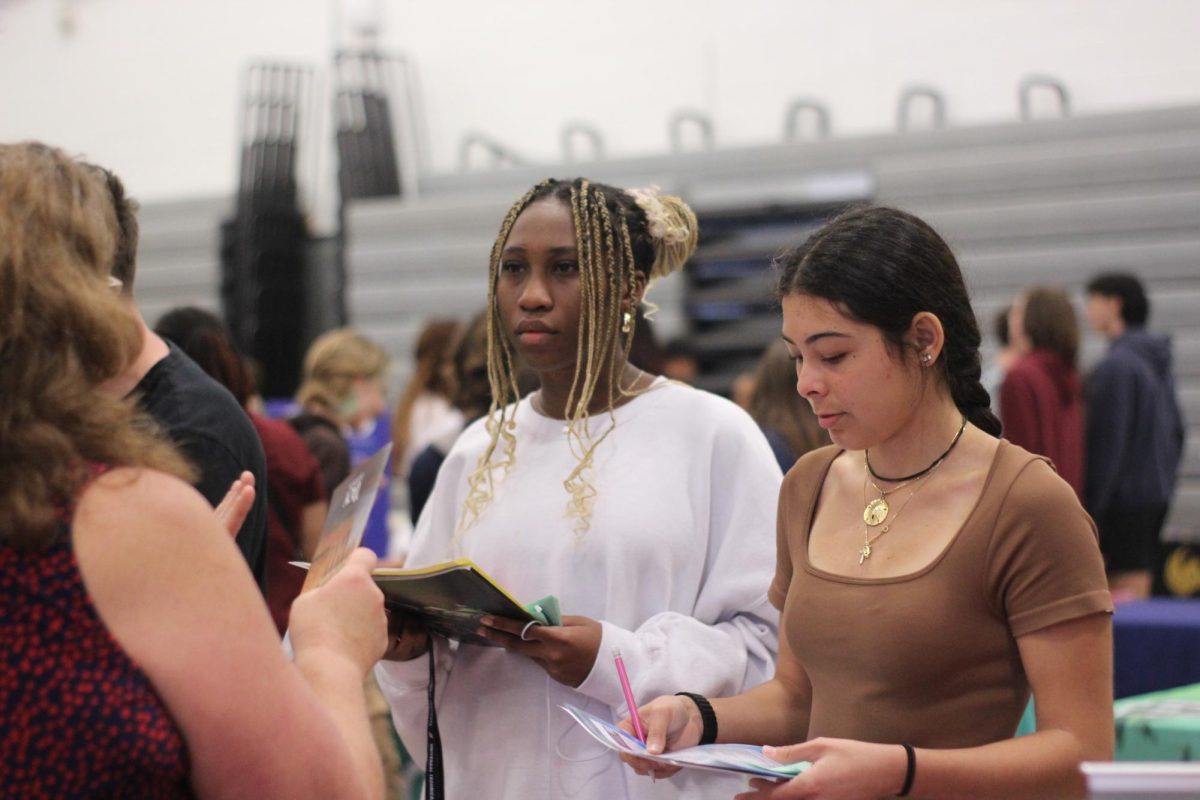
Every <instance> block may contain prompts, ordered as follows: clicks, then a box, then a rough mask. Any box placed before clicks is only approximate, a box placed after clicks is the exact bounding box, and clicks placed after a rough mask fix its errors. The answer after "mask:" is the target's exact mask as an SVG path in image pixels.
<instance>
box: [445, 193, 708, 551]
mask: <svg viewBox="0 0 1200 800" xmlns="http://www.w3.org/2000/svg"><path fill="white" fill-rule="evenodd" d="M568 189H569V200H568V197H567V196H565V195H566V192H567V190H568ZM542 199H555V200H559V201H561V202H569V205H570V208H571V217H572V222H573V224H574V227H575V245H576V254H577V256H578V260H579V275H580V321H579V322H580V324H579V331H580V333H579V342H578V349H577V351H576V360H575V374H574V376H573V378H572V382H571V391H570V394H569V395H568V397H569V398H574V401H573V402H571V403H570V405H569V406H568V408H567V440H568V444H569V446H570V448H571V452H572V454H573V455H574V456H575V458H576V459H577V463H576V465H575V467H574V469H572V471H571V473H570V474H569V475H568V476H567V477H566V479H565V480H564V481H563V487H564V488H565V489H566V491H567V495H568V501H567V508H566V512H567V516H568V517H569V518H573V519H575V521H576V522H575V534H576V536H577V537H578V536H581V535H582V534H583V533H585V532H586V531H587V530H588V528H589V527H590V525H591V516H592V509H593V506H594V502H595V498H596V489H595V487H594V486H593V485H592V483H591V481H590V480H589V477H588V473H589V472H590V471H591V469H592V466H593V458H594V455H595V452H596V449H597V447H599V445H600V444H601V442H603V441H604V439H605V438H607V436H608V435H609V433H611V432H612V430H613V428H614V426H615V424H616V420H615V416H614V414H613V408H614V406H615V405H616V402H617V398H618V397H630V396H633V395H635V394H639V392H631V391H628V390H626V389H624V388H622V387H620V386H619V380H618V379H617V378H618V376H617V375H616V374H615V370H616V368H617V366H618V365H620V364H623V363H624V362H625V361H626V360H627V359H628V357H629V350H630V348H631V346H632V344H633V332H632V331H630V332H629V333H625V332H623V331H622V330H621V324H620V320H621V304H622V292H623V289H624V288H625V287H631V288H632V287H635V286H636V285H637V273H642V274H643V275H645V276H646V279H647V284H649V283H650V282H652V281H654V280H656V279H658V278H660V277H663V276H665V275H667V274H670V273H671V272H674V271H676V270H678V269H680V268H681V267H682V266H683V264H684V262H686V261H687V259H688V258H689V257H690V256H691V254H692V252H693V251H694V250H695V246H696V240H697V224H696V218H695V215H694V214H693V213H692V211H691V209H690V208H688V207H687V205H686V204H685V203H684V202H683V201H682V200H680V199H679V198H677V197H669V196H668V197H662V198H659V197H658V196H657V192H656V190H633V191H631V192H629V193H628V194H626V193H624V192H622V191H621V190H619V189H614V188H612V187H608V186H603V185H598V184H592V183H590V182H589V181H587V180H584V179H575V180H574V181H570V182H566V181H556V180H546V181H542V182H541V183H539V184H537V185H536V186H534V187H533V188H532V189H530V190H529V191H528V192H526V193H525V194H524V195H523V196H522V197H521V198H520V199H519V200H518V201H517V202H516V203H514V204H513V206H512V207H511V208H510V209H509V211H508V213H507V214H506V215H505V218H504V222H503V223H502V224H501V226H500V232H499V235H498V236H497V238H496V242H495V244H494V245H493V246H492V253H491V262H490V265H489V272H488V303H487V332H488V380H489V382H490V384H491V387H492V402H491V406H490V408H489V411H488V416H487V422H486V426H487V427H486V429H487V432H488V436H489V441H488V445H487V447H486V448H485V449H484V451H483V453H482V454H481V455H480V457H479V460H478V462H477V463H476V467H475V470H474V471H473V472H472V473H471V475H470V476H469V477H468V479H467V485H468V491H467V498H466V500H465V501H464V503H463V510H462V516H461V518H460V520H459V524H458V528H457V530H456V532H455V535H454V541H453V543H452V547H453V549H454V551H455V552H457V551H458V548H459V542H460V540H461V536H462V534H463V533H464V532H465V531H466V530H467V529H468V528H469V527H471V525H473V524H474V522H475V521H476V520H477V519H478V518H479V515H480V514H481V513H482V511H483V509H484V508H485V507H486V506H487V504H488V503H489V502H491V499H492V497H493V496H494V492H495V482H496V479H497V477H498V476H497V472H499V477H503V475H505V474H507V472H508V470H509V468H510V467H512V465H513V464H515V463H516V446H517V440H516V436H515V434H514V431H515V429H516V422H515V420H514V419H513V418H512V414H514V413H515V408H516V406H515V404H516V402H517V401H518V400H519V399H520V395H519V391H518V389H517V380H516V369H515V364H516V356H515V353H514V352H513V347H512V343H511V341H510V340H509V337H508V335H507V333H506V332H505V331H504V329H503V327H502V326H503V321H502V320H501V319H500V317H499V314H498V313H497V308H496V288H497V284H498V282H499V278H500V263H501V253H502V251H503V249H504V245H505V243H506V242H507V240H508V236H509V234H510V233H511V231H512V226H513V225H514V224H515V223H516V220H517V217H519V216H520V215H521V212H523V211H524V210H525V209H526V208H527V207H528V206H529V205H530V204H531V203H533V202H535V201H538V200H542ZM610 203H611V204H612V206H614V207H615V209H616V211H617V213H613V208H610ZM631 223H632V225H633V226H634V229H635V230H634V231H631ZM650 229H652V230H654V233H655V234H657V235H652V234H651V233H650V232H649V230H650ZM664 231H665V234H666V235H664ZM639 256H640V258H639ZM639 261H641V262H642V263H640V264H639V263H638V262H639ZM604 370H607V371H609V372H610V373H614V374H613V380H611V381H609V385H608V397H607V398H605V399H606V401H607V402H606V411H607V413H608V416H609V424H608V425H607V426H606V427H605V430H604V431H603V433H601V434H600V435H599V436H593V434H592V430H591V424H590V423H591V419H590V416H589V414H588V407H589V406H590V405H591V402H592V400H593V396H594V394H595V390H596V386H597V384H598V382H599V380H600V378H601V377H603V375H604ZM501 441H503V447H502V448H501V447H500V444H501ZM501 450H502V454H501V455H498V451H501Z"/></svg>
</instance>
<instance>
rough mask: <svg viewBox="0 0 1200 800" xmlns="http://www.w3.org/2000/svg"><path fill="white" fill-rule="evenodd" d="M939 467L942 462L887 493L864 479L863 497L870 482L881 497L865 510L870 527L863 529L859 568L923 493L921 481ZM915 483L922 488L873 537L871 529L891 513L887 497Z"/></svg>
mask: <svg viewBox="0 0 1200 800" xmlns="http://www.w3.org/2000/svg"><path fill="white" fill-rule="evenodd" d="M939 466H941V462H938V463H937V464H935V465H934V468H933V469H931V470H930V471H929V472H926V473H925V474H923V475H921V476H919V477H917V478H914V479H912V480H910V481H906V482H904V483H902V484H900V485H899V486H896V487H894V488H891V489H888V490H887V491H886V492H885V491H883V490H882V489H880V488H879V486H877V485H876V484H875V481H873V480H871V478H870V475H869V474H868V475H866V476H865V477H864V478H863V497H864V498H865V497H866V496H867V483H868V482H870V484H871V485H872V486H874V487H875V491H877V492H879V497H877V498H875V499H874V500H872V501H871V502H869V503H867V507H866V508H865V509H863V521H864V522H866V523H867V525H868V526H870V527H867V528H864V529H863V543H862V547H860V548H858V564H859V566H862V565H863V564H864V563H866V560H867V559H868V558H870V557H871V546H872V545H873V544H875V543H876V542H877V541H879V538H880V537H881V536H883V535H884V534H885V533H887V532H888V531H890V530H891V529H892V526H893V525H895V524H896V520H898V519H900V514H902V513H903V512H904V509H906V508H908V504H909V503H911V502H912V499H913V498H914V497H916V496H917V492H919V491H921V489H922V488H924V486H925V484H923V483H921V481H922V480H924V479H925V478H927V477H929V476H930V475H932V474H933V473H934V472H935V471H936V470H937V468H938V467H939ZM914 483H920V486H917V488H915V489H913V491H912V494H910V495H909V496H908V497H906V498H904V502H903V503H901V504H900V508H898V509H896V515H895V516H894V517H892V521H891V522H889V523H887V524H886V525H883V527H882V528H880V529H879V533H877V534H875V535H874V536H872V535H871V528H874V527H877V526H879V525H881V524H883V522H884V520H886V519H887V516H888V512H889V511H891V508H890V507H889V506H888V503H887V500H886V499H885V496H886V495H889V494H892V493H893V492H897V491H899V490H901V489H903V488H904V487H905V486H911V485H912V484H914ZM873 519H875V520H877V521H876V522H872V521H871V520H873Z"/></svg>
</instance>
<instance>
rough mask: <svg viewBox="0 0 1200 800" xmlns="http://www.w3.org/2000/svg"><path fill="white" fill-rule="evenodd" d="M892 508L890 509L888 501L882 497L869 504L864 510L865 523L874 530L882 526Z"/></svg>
mask: <svg viewBox="0 0 1200 800" xmlns="http://www.w3.org/2000/svg"><path fill="white" fill-rule="evenodd" d="M889 511H891V508H889V507H888V503H887V500H885V499H884V498H882V497H877V498H875V499H874V500H872V501H871V502H869V503H867V507H866V508H864V509H863V522H865V523H867V524H868V525H870V526H871V527H872V528H874V527H875V526H877V525H882V524H883V521H884V520H885V519H887V515H888V512H889Z"/></svg>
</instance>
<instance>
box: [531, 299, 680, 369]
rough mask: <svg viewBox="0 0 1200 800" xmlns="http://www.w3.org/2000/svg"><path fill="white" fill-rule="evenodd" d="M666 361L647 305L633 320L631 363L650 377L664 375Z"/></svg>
mask: <svg viewBox="0 0 1200 800" xmlns="http://www.w3.org/2000/svg"><path fill="white" fill-rule="evenodd" d="M665 361H666V359H665V357H664V353H663V348H662V345H660V344H659V343H658V337H657V336H655V335H654V323H653V322H651V321H650V318H649V317H647V316H646V306H645V304H643V305H640V306H638V310H637V314H636V315H635V316H634V319H633V343H632V344H630V346H629V363H630V364H633V365H634V366H635V367H637V368H638V369H640V370H641V371H642V372H645V373H647V374H649V375H662V374H663V369H664V366H665ZM533 388H536V386H534V387H533Z"/></svg>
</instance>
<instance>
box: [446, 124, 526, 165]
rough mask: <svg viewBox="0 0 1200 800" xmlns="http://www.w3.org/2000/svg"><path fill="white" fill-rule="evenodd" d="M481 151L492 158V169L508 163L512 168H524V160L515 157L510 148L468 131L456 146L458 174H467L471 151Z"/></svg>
mask: <svg viewBox="0 0 1200 800" xmlns="http://www.w3.org/2000/svg"><path fill="white" fill-rule="evenodd" d="M479 148H481V149H483V150H484V151H486V152H487V153H489V154H490V155H491V156H492V168H493V169H495V168H496V167H499V166H501V165H502V164H505V163H508V164H510V165H512V166H518V167H520V166H525V165H526V163H527V162H526V160H525V159H524V158H522V157H521V156H519V155H517V153H516V152H514V151H513V150H512V149H511V148H509V147H508V146H506V145H503V144H501V143H500V142H498V141H496V140H495V139H493V138H492V137H490V136H488V135H487V134H485V133H480V132H479V131H468V132H467V133H466V134H464V135H463V138H462V142H461V143H460V144H459V146H458V169H459V172H467V171H468V170H469V169H470V167H471V151H472V150H475V149H479Z"/></svg>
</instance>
